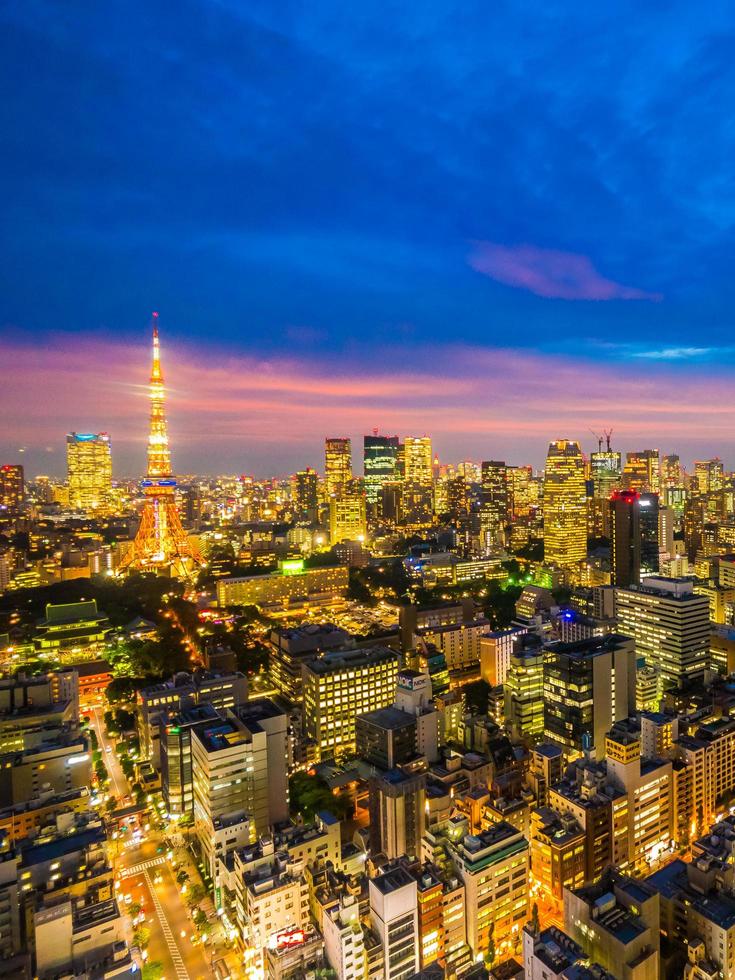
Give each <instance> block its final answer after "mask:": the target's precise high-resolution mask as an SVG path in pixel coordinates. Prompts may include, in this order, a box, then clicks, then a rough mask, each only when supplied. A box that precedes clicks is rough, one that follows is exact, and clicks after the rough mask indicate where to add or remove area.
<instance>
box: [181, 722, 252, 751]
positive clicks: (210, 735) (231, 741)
mask: <svg viewBox="0 0 735 980" xmlns="http://www.w3.org/2000/svg"><path fill="white" fill-rule="evenodd" d="M194 732H195V733H196V736H197V738H198V739H199V741H200V742H201V743H202V745H203V746H204V747H205V748H206V750H207V751H208V752H222V751H223V750H224V749H231V748H233V746H236V745H241V744H243V743H244V742H248V741H249V738H248V732H246V731H245V730H244V729H243V728H240V727H238V726H237V725H236V724H234V722H232V721H223V720H222V719H218V721H216V722H209V721H207V722H204V723H203V724H201V725H196V726H194Z"/></svg>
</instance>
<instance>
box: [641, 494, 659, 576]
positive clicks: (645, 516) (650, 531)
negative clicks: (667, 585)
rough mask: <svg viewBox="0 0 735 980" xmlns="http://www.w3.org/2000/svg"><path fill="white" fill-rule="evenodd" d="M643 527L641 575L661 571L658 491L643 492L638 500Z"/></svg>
mask: <svg viewBox="0 0 735 980" xmlns="http://www.w3.org/2000/svg"><path fill="white" fill-rule="evenodd" d="M638 509H639V511H640V515H641V516H640V527H641V575H642V576H646V575H658V572H659V551H660V545H659V520H658V516H659V506H658V494H657V493H642V494H641V495H640V498H639V500H638Z"/></svg>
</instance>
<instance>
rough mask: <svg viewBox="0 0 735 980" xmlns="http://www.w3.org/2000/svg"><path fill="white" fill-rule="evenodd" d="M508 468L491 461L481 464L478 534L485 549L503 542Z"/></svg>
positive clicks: (501, 463)
mask: <svg viewBox="0 0 735 980" xmlns="http://www.w3.org/2000/svg"><path fill="white" fill-rule="evenodd" d="M508 496H509V495H508V468H507V466H506V465H505V463H504V462H501V461H498V460H494V459H491V460H489V461H488V462H484V463H483V464H482V490H481V493H480V534H481V537H482V544H483V547H485V548H490V547H493V546H494V545H498V544H501V545H502V544H503V543H504V542H505V529H506V526H507V524H508V521H509V519H510V508H509V500H508Z"/></svg>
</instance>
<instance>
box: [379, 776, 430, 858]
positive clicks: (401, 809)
mask: <svg viewBox="0 0 735 980" xmlns="http://www.w3.org/2000/svg"><path fill="white" fill-rule="evenodd" d="M369 787H370V793H369V809H370V850H371V851H372V853H373V854H385V856H386V857H387V858H388V860H394V859H396V858H400V857H403V856H404V855H407V856H408V857H409V858H417V857H419V856H420V855H421V838H422V837H423V834H424V819H425V810H426V792H425V789H426V776H425V775H424V774H423V773H413V774H412V773H408V772H404V771H403V770H401V769H389V770H388V771H387V772H385V773H381V774H379V775H375V776H373V777H372V778H371V779H370V782H369Z"/></svg>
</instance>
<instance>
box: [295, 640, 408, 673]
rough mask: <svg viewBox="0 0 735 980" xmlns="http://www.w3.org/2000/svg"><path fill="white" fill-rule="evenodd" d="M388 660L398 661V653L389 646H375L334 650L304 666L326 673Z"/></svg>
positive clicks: (307, 668)
mask: <svg viewBox="0 0 735 980" xmlns="http://www.w3.org/2000/svg"><path fill="white" fill-rule="evenodd" d="M386 661H393V662H395V663H398V654H397V653H396V652H395V650H389V649H388V648H387V647H378V646H375V647H364V648H363V649H361V650H333V651H331V652H330V653H325V654H324V656H322V657H319V658H318V659H314V660H309V661H308V662H307V663H306V664H305V665H304V668H305V669H306V670H307V671H310V672H311V673H313V674H318V675H326V674H333V673H338V672H339V671H342V670H350V669H351V668H352V669H360V668H362V667H370V666H372V665H373V664H379V663H384V662H386Z"/></svg>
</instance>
